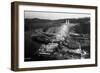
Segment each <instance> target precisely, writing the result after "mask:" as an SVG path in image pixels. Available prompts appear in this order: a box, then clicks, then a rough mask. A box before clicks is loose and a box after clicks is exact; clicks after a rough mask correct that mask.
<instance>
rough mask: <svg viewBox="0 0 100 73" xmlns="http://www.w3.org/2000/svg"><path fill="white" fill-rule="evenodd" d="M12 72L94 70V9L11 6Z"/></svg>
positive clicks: (26, 5)
mask: <svg viewBox="0 0 100 73" xmlns="http://www.w3.org/2000/svg"><path fill="white" fill-rule="evenodd" d="M11 11H12V15H11V16H12V19H11V20H12V24H11V31H12V32H11V34H12V35H11V36H12V38H11V39H12V40H11V41H12V43H11V44H12V45H11V46H12V49H11V67H12V70H14V71H26V70H44V69H45V70H46V69H59V68H76V67H92V66H97V7H96V6H82V5H68V4H49V3H31V2H14V3H12V9H11Z"/></svg>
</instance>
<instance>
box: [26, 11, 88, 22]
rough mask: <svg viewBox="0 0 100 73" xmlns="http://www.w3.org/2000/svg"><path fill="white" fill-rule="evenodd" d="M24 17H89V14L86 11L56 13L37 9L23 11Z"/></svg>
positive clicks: (53, 18)
mask: <svg viewBox="0 0 100 73" xmlns="http://www.w3.org/2000/svg"><path fill="white" fill-rule="evenodd" d="M24 17H25V18H30V19H31V18H40V19H51V20H56V19H64V18H84V17H90V14H88V13H87V14H86V13H69V12H66V13H64V12H63V13H61V12H60V13H58V12H39V11H38V12H37V11H24Z"/></svg>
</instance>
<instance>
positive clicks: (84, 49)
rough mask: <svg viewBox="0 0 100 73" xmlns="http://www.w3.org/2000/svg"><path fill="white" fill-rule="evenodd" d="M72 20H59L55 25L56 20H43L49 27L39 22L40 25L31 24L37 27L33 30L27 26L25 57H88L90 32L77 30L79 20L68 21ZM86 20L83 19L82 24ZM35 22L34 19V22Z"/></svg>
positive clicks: (47, 58)
mask: <svg viewBox="0 0 100 73" xmlns="http://www.w3.org/2000/svg"><path fill="white" fill-rule="evenodd" d="M78 20H79V19H77V21H78ZM83 20H84V19H83ZM58 21H59V20H58ZM73 21H74V20H72V19H70V21H66V22H64V21H63V22H61V21H60V22H59V23H58V25H59V26H57V20H56V21H50V20H47V21H45V22H46V24H48V25H49V26H50V27H49V26H47V25H46V24H45V25H46V26H47V28H46V27H43V26H42V24H41V25H40V26H42V27H40V26H39V27H38V26H37V25H36V26H35V25H34V26H32V27H34V28H35V27H37V28H35V29H34V30H33V29H32V27H31V29H32V30H28V29H29V28H27V30H26V31H25V52H26V54H25V57H26V58H27V57H30V58H31V61H39V60H40V61H42V60H63V59H82V58H84V59H86V58H90V37H89V35H90V33H88V32H85V31H84V32H82V31H83V30H82V31H79V30H77V27H78V29H79V28H80V24H81V22H80V23H78V24H77V23H76V22H75V21H74V22H75V23H70V22H73ZM87 21H88V20H85V22H84V24H85V23H86V22H87ZM37 22H38V20H37V19H36V20H35V23H37ZM41 22H42V20H41ZM50 22H51V23H50ZM54 23H55V24H56V25H54ZM39 24H40V23H39ZM86 24H87V23H86ZM51 25H54V26H51ZM82 26H83V25H82ZM28 27H30V26H28ZM48 27H49V28H48ZM27 52H28V53H27ZM26 61H28V60H26Z"/></svg>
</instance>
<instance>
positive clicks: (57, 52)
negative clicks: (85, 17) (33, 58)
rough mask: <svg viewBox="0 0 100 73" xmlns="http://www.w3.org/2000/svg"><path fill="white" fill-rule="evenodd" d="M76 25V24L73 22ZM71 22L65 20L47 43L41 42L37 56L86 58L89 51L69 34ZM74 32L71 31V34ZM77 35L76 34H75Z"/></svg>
mask: <svg viewBox="0 0 100 73" xmlns="http://www.w3.org/2000/svg"><path fill="white" fill-rule="evenodd" d="M74 25H76V24H74ZM72 26H73V24H71V23H69V21H68V20H67V21H66V23H65V24H62V26H61V27H59V28H58V31H57V32H56V33H55V36H52V37H55V38H53V39H50V40H51V41H50V42H49V43H48V44H42V45H41V47H40V48H39V50H38V56H42V57H44V58H45V57H46V58H51V59H81V58H88V55H89V52H87V51H86V50H84V48H82V46H81V43H80V42H78V41H77V40H74V39H73V38H72V37H71V36H70V32H69V29H70V28H71V27H72ZM74 34H75V35H76V33H73V35H74ZM77 35H78V34H77Z"/></svg>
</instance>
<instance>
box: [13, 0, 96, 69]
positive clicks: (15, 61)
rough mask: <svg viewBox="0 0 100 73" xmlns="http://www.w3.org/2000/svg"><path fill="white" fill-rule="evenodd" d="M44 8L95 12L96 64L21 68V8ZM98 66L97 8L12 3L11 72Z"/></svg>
mask: <svg viewBox="0 0 100 73" xmlns="http://www.w3.org/2000/svg"><path fill="white" fill-rule="evenodd" d="M20 5H24V6H25V5H26V6H34V5H35V6H44V7H60V8H66V7H67V8H80V9H93V10H95V20H94V21H95V64H83V65H62V66H50V67H49V66H48V67H28V68H19V61H18V60H19V47H18V46H19V43H18V42H19V37H18V36H19V6H20ZM94 66H97V7H96V6H85V5H69V4H51V3H35V2H18V1H15V2H12V3H11V70H13V71H28V70H47V69H61V68H62V69H63V68H80V67H94Z"/></svg>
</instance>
